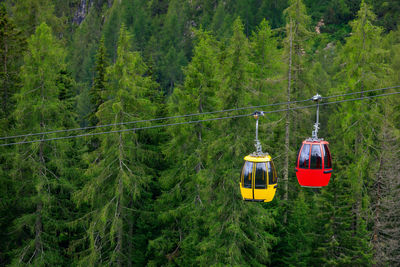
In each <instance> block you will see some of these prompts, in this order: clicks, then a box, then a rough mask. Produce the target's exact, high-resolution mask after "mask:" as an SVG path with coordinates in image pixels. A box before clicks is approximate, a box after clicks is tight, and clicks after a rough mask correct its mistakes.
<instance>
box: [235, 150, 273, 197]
mask: <svg viewBox="0 0 400 267" xmlns="http://www.w3.org/2000/svg"><path fill="white" fill-rule="evenodd" d="M244 160H245V163H244V166H243V169H242V175H241V177H240V193H241V194H242V197H243V200H247V201H258V202H270V201H272V199H273V198H274V196H275V192H276V188H277V186H278V185H277V176H276V171H275V167H274V163H273V161H272V159H271V156H270V155H268V154H264V155H253V154H251V155H248V156H246V157H244Z"/></svg>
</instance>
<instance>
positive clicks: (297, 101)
mask: <svg viewBox="0 0 400 267" xmlns="http://www.w3.org/2000/svg"><path fill="white" fill-rule="evenodd" d="M394 88H400V85H397V86H391V87H385V88H378V89H372V90H366V91H359V92H353V93H347V94H341V95H333V96H326V97H323V99H329V98H334V97H341V96H349V95H354V94H361V93H368V92H374V91H382V90H388V89H394ZM309 100H311V98H308V99H303V100H295V101H288V102H280V103H272V104H266V105H259V106H248V107H241V108H232V109H224V110H217V111H208V112H201V113H192V114H185V115H177V116H170V117H162V118H154V119H147V120H138V121H128V122H118V123H110V124H103V125H96V126H87V127H80V128H72V129H62V130H53V131H47V132H40V133H28V134H20V135H14V136H3V137H0V140H6V139H14V138H22V137H29V136H38V135H48V134H54V133H64V132H74V131H82V130H91V129H98V128H105V127H111V126H119V125H128V124H136V123H143V122H154V121H160V120H172V119H179V118H186V117H193V116H201V115H210V114H217V113H223V112H231V111H238V110H246V109H256V108H265V107H272V106H281V105H290V104H296V103H303V102H307V101H309Z"/></svg>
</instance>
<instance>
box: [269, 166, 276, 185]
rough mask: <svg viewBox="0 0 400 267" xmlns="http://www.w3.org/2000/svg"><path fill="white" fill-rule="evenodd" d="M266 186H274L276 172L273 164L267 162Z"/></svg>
mask: <svg viewBox="0 0 400 267" xmlns="http://www.w3.org/2000/svg"><path fill="white" fill-rule="evenodd" d="M267 164H268V184H276V172H275V167H274V163H273V162H272V161H271V162H268V163H267Z"/></svg>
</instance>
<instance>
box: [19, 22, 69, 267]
mask: <svg viewBox="0 0 400 267" xmlns="http://www.w3.org/2000/svg"><path fill="white" fill-rule="evenodd" d="M63 62H64V50H63V49H62V48H61V46H60V44H59V43H58V42H57V41H56V40H55V37H54V36H53V35H52V33H51V29H50V28H49V27H48V26H47V25H46V24H44V23H43V24H41V25H40V26H39V27H38V28H37V29H36V32H35V34H34V35H32V37H31V38H30V39H29V40H28V51H27V53H26V54H25V57H24V65H23V67H22V69H21V80H22V89H21V92H19V93H18V94H16V96H15V98H16V103H17V104H16V110H15V111H14V118H15V121H16V130H18V132H19V133H22V132H23V133H25V132H27V131H30V132H43V131H48V130H57V129H63V128H64V127H65V126H69V127H70V126H74V124H73V122H70V123H67V122H68V121H71V118H72V116H71V115H70V112H69V111H68V106H67V105H65V104H64V103H63V102H61V101H60V100H59V94H60V88H58V86H57V85H58V84H57V78H58V76H59V73H60V72H61V71H62V69H64V63H63ZM42 137H43V138H44V137H46V136H42ZM47 137H48V136H47ZM70 143H71V142H70V141H63V142H56V141H52V142H50V141H49V142H43V141H42V142H37V143H32V144H28V145H24V146H16V147H15V154H14V155H15V156H14V166H13V171H12V175H13V179H14V182H15V185H16V188H17V191H16V194H17V197H18V199H19V201H18V206H17V207H16V210H17V211H18V215H19V216H18V218H17V219H15V220H14V226H13V231H14V233H15V235H14V238H15V239H14V240H18V241H17V242H16V243H15V249H14V251H13V252H12V255H13V260H12V264H13V265H21V264H23V265H25V264H26V265H32V266H43V265H60V264H62V263H63V262H66V258H64V256H65V255H66V251H65V250H66V247H65V246H63V245H61V243H62V242H63V235H64V233H65V231H66V229H67V226H66V223H67V220H68V216H69V215H70V214H69V213H68V210H67V208H66V206H65V205H68V202H69V200H68V199H69V194H70V191H71V190H70V186H69V181H68V179H67V178H66V176H65V172H66V171H67V169H66V162H67V161H68V160H67V155H66V151H67V150H68V149H69V146H70Z"/></svg>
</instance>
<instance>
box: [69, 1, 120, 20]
mask: <svg viewBox="0 0 400 267" xmlns="http://www.w3.org/2000/svg"><path fill="white" fill-rule="evenodd" d="M113 2H114V0H80V3H79V5H78V8H77V10H76V12H75V15H74V18H73V23H75V24H78V25H80V24H81V23H82V21H84V20H85V18H86V16H87V14H88V13H89V10H90V8H92V6H93V5H96V7H97V8H99V9H101V8H102V6H103V5H104V4H107V5H108V7H111V6H112V4H113Z"/></svg>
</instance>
